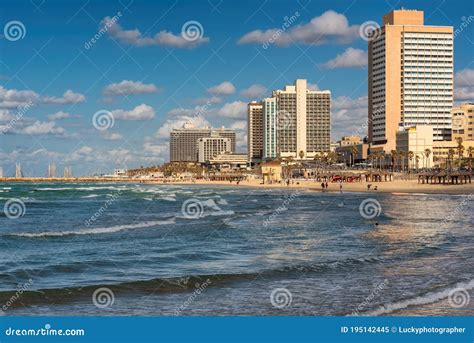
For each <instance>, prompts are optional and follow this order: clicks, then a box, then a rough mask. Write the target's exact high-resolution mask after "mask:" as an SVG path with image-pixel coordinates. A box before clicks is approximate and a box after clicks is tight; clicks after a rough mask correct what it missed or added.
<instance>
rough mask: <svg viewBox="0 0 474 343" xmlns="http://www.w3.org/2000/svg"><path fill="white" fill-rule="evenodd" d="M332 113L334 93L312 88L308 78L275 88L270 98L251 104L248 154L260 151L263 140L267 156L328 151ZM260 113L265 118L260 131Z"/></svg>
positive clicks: (298, 156) (300, 156) (302, 155)
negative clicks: (257, 117) (332, 94)
mask: <svg viewBox="0 0 474 343" xmlns="http://www.w3.org/2000/svg"><path fill="white" fill-rule="evenodd" d="M257 106H258V107H257ZM261 109H262V111H261V112H260V110H261ZM330 112H331V92H329V91H312V90H309V89H308V86H307V82H306V80H296V82H295V84H294V85H289V86H285V88H284V89H279V90H274V91H273V92H272V97H271V98H266V99H264V100H263V101H262V102H259V103H250V104H249V106H248V116H249V124H248V125H249V131H248V139H249V155H250V156H255V153H256V152H259V151H260V150H256V148H255V147H257V146H258V147H259V149H260V145H257V144H259V142H260V139H262V141H263V156H262V157H263V158H264V159H273V158H276V157H293V158H295V159H312V158H314V156H315V155H316V153H318V152H326V151H329V150H330V141H331V121H330ZM257 115H261V118H262V119H263V121H262V130H260V129H259V130H258V131H257V130H255V127H256V125H258V124H259V123H260V119H258V120H257V119H256V116H257ZM255 135H260V137H256V136H255Z"/></svg>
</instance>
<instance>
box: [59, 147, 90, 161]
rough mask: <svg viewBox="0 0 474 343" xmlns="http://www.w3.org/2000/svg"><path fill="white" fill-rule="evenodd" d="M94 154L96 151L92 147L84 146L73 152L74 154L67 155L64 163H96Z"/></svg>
mask: <svg viewBox="0 0 474 343" xmlns="http://www.w3.org/2000/svg"><path fill="white" fill-rule="evenodd" d="M93 153H94V149H92V148H91V147H90V146H87V145H83V146H82V147H80V148H79V149H77V150H75V151H73V152H72V153H70V154H67V155H66V156H65V157H64V161H65V162H71V161H80V160H83V161H89V162H90V161H94V160H95V158H94V156H92V154H93Z"/></svg>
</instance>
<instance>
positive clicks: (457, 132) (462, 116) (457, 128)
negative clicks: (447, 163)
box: [451, 103, 474, 141]
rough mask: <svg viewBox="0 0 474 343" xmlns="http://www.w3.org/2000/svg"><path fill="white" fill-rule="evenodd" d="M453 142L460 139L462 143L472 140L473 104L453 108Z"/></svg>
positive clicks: (473, 138) (473, 123) (473, 127)
mask: <svg viewBox="0 0 474 343" xmlns="http://www.w3.org/2000/svg"><path fill="white" fill-rule="evenodd" d="M451 113H452V115H453V118H452V121H453V141H456V139H457V138H461V139H462V140H463V141H473V140H474V136H473V134H474V130H473V129H474V118H473V116H474V104H473V103H466V104H461V105H460V106H456V107H453V109H452V111H451Z"/></svg>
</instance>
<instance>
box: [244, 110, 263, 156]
mask: <svg viewBox="0 0 474 343" xmlns="http://www.w3.org/2000/svg"><path fill="white" fill-rule="evenodd" d="M247 130H248V132H247V147H248V160H249V161H251V162H252V161H254V162H256V161H261V160H262V157H263V106H262V103H261V102H256V101H253V102H251V103H249V104H248V105H247Z"/></svg>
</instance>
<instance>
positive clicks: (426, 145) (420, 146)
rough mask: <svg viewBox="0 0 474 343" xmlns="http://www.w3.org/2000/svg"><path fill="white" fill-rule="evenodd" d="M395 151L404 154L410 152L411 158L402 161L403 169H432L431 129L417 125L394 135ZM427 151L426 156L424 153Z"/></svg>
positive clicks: (430, 127)
mask: <svg viewBox="0 0 474 343" xmlns="http://www.w3.org/2000/svg"><path fill="white" fill-rule="evenodd" d="M396 150H397V151H403V152H405V153H408V152H412V153H413V158H412V159H411V160H410V159H408V158H406V159H402V160H401V161H400V163H402V164H403V168H407V167H408V168H410V169H411V168H417V169H418V168H432V167H433V127H432V126H430V125H417V126H416V127H409V128H406V129H401V130H400V131H398V132H397V133H396ZM426 150H429V151H430V153H429V154H428V155H427V154H426V153H425V152H426Z"/></svg>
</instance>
